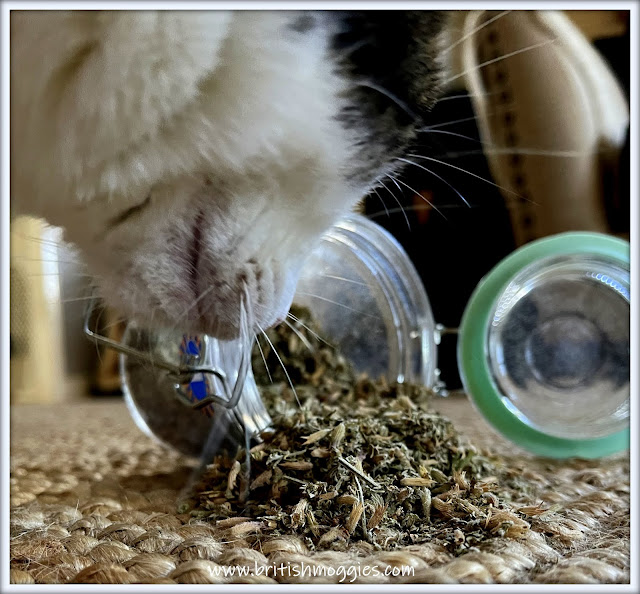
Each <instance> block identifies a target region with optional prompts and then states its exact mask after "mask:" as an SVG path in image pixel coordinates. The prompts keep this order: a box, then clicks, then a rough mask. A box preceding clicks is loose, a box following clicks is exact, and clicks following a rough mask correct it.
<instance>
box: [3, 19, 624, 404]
mask: <svg viewBox="0 0 640 594" xmlns="http://www.w3.org/2000/svg"><path fill="white" fill-rule="evenodd" d="M517 12H519V11H514V13H517ZM565 14H566V16H567V17H568V19H569V20H570V22H571V23H573V24H574V25H575V28H576V30H577V31H579V32H580V34H581V35H583V36H584V38H585V39H586V40H588V42H589V44H591V46H592V47H593V48H595V49H596V51H597V52H598V54H599V56H601V58H602V60H603V63H604V64H605V65H606V68H607V69H608V70H609V71H610V73H611V74H612V75H613V77H614V79H615V80H616V81H617V85H618V88H619V91H620V92H621V93H622V95H623V96H624V97H625V98H626V101H627V102H628V100H629V74H630V72H629V71H630V37H629V35H630V34H629V13H628V12H627V11H591V10H583V11H565ZM464 18H465V13H463V12H461V13H460V23H461V24H460V31H462V30H463V27H464ZM516 25H517V23H515V22H514V25H513V30H514V31H515V30H516V28H517V27H516ZM509 26H510V25H509V22H508V19H507V18H504V19H501V20H500V21H498V20H496V22H495V27H485V28H484V29H483V32H482V35H483V38H482V39H480V40H478V42H477V48H478V56H479V61H480V62H482V63H483V64H484V63H485V62H491V61H492V60H494V58H493V57H492V54H491V51H495V48H494V49H493V50H492V49H491V48H492V47H493V46H497V45H499V44H500V43H501V42H502V40H503V39H507V37H508V36H507V35H505V34H504V33H505V30H506V29H505V28H508V27H509ZM505 43H507V42H506V41H505ZM487 48H489V49H488V50H487ZM485 50H486V51H488V52H489V53H488V54H486V55H484V54H483V52H484V51H485ZM504 53H505V49H502V50H501V54H499V55H504ZM518 60H519V62H517V61H516V59H515V58H514V59H513V60H511V59H504V60H495V63H493V64H490V65H489V64H487V66H486V68H484V67H483V68H482V72H483V81H484V85H485V91H484V96H485V97H486V98H487V102H486V104H487V106H488V107H487V111H486V113H484V115H483V116H481V115H480V114H479V111H478V105H477V102H474V99H475V98H477V97H478V93H477V89H476V90H474V89H469V88H468V87H469V85H468V84H467V78H466V77H465V76H460V77H459V78H458V79H457V80H456V81H454V83H453V84H452V85H451V87H450V88H449V90H448V93H447V95H446V96H445V97H444V98H443V100H442V101H441V102H440V103H439V104H438V105H437V106H436V107H435V109H434V110H433V112H432V113H431V117H430V120H429V122H428V127H429V129H428V130H425V131H424V132H423V133H422V134H421V137H420V138H419V140H418V143H417V145H416V148H415V151H416V152H418V151H422V153H420V154H423V155H429V156H430V157H431V158H432V159H437V162H436V161H435V160H431V161H428V162H427V161H418V158H417V157H415V158H412V160H413V161H414V164H415V163H418V164H419V165H422V167H420V166H409V167H407V169H406V170H405V172H404V173H403V174H402V175H401V176H399V177H397V178H394V179H392V178H389V179H385V180H384V186H383V187H381V188H378V189H377V190H376V191H375V192H374V193H372V194H371V195H370V196H367V197H366V198H365V199H364V201H363V203H362V209H363V212H364V213H366V214H367V215H368V216H369V217H370V218H371V219H373V220H375V221H376V222H377V223H378V224H380V225H382V226H383V227H385V228H386V229H388V230H389V231H390V232H391V233H392V234H393V235H394V236H395V237H396V238H397V239H398V240H399V242H400V243H401V244H402V245H403V247H404V249H405V250H406V251H407V253H408V254H409V256H410V257H411V259H412V260H413V262H414V264H415V266H416V268H417V270H418V272H419V274H420V276H421V277H422V280H423V282H424V285H425V288H426V291H427V294H428V296H429V299H430V301H431V306H432V308H433V312H434V317H435V319H436V321H437V322H439V323H441V324H443V325H445V326H447V327H457V325H458V323H459V321H460V318H461V315H462V312H463V310H464V307H465V305H466V303H467V301H468V299H469V297H470V295H471V293H472V291H473V289H474V288H475V286H476V285H477V283H478V281H479V280H480V279H481V278H482V276H483V275H484V274H486V273H487V272H488V271H489V270H490V269H491V268H492V267H493V266H494V265H495V264H496V263H497V262H499V261H500V260H501V259H502V258H504V257H505V256H506V255H508V254H509V253H510V252H511V251H513V250H514V249H515V248H516V247H518V246H519V245H522V244H524V243H527V242H529V241H531V240H533V239H536V238H538V237H541V236H544V235H547V234H550V233H555V232H560V231H565V230H574V229H583V228H588V229H590V230H598V231H602V232H606V233H611V234H614V235H617V236H619V237H623V238H625V239H628V238H629V226H630V221H629V145H628V131H627V132H626V135H625V136H623V138H622V140H621V141H620V143H619V145H618V146H616V147H613V149H611V150H602V151H599V150H596V151H595V152H594V153H593V155H594V156H593V159H592V160H591V161H589V162H587V163H586V165H584V163H583V166H586V167H588V171H589V172H590V174H592V175H593V179H591V181H589V182H588V183H589V184H590V187H591V186H594V185H595V186H597V190H594V191H593V192H592V194H593V195H595V196H596V197H597V200H596V201H595V202H594V201H591V202H589V201H584V202H581V203H580V207H579V208H574V207H567V208H568V209H569V215H567V214H566V212H565V213H564V214H562V212H561V211H562V208H563V207H562V204H560V203H558V204H552V205H551V206H549V205H548V204H546V205H545V204H542V203H541V201H540V200H539V197H538V196H537V195H536V192H538V193H539V192H540V190H539V189H536V188H538V186H536V183H535V182H536V180H535V179H531V177H532V175H531V172H532V163H533V161H532V160H531V159H533V156H532V155H531V149H537V148H541V147H535V146H533V147H532V146H530V145H526V144H525V145H524V146H523V145H522V143H523V142H525V141H524V140H522V139H521V138H519V137H518V135H519V133H520V132H521V131H522V130H523V129H524V128H523V124H522V120H523V118H527V117H530V116H532V114H531V113H530V111H531V110H530V109H529V108H527V110H521V111H518V104H517V101H515V104H514V96H515V97H517V96H518V93H520V94H522V93H523V92H524V93H526V92H527V89H524V90H523V89H522V88H515V89H514V88H512V87H510V86H509V85H510V83H511V84H512V86H513V84H517V83H514V81H515V80H516V77H515V76H514V74H513V70H514V68H515V69H518V68H519V69H520V70H522V69H523V68H526V67H527V65H528V64H533V62H535V60H536V54H535V52H534V51H532V52H529V53H528V54H522V56H519V57H518ZM510 73H511V74H510ZM530 84H531V85H535V86H536V90H537V92H540V89H539V87H541V86H542V87H543V88H544V89H543V90H544V92H545V93H546V94H547V96H548V97H550V98H552V99H553V100H552V101H551V104H552V105H556V104H557V103H558V101H565V104H564V105H558V109H559V110H560V111H562V110H572V105H571V95H570V94H567V93H566V92H559V94H558V96H557V97H555V95H554V93H555V92H556V91H555V89H554V88H553V86H549V81H546V80H535V81H533V80H532V81H530ZM521 86H522V85H521ZM556 99H557V101H555V100H556ZM554 101H555V103H554ZM566 102H569V103H568V104H566ZM577 107H578V106H576V108H577ZM540 109H547V110H548V109H549V107H548V106H541V107H540ZM496 114H497V115H496ZM534 115H535V114H533V116H534ZM494 117H500V118H501V119H500V126H499V127H498V128H496V124H495V122H494V123H493V124H491V122H492V121H493V120H492V119H491V118H494ZM482 118H484V120H485V121H489V129H490V130H492V131H493V133H494V136H493V137H492V138H488V136H487V130H486V129H485V131H484V133H483V128H482V125H481V120H482ZM525 128H526V126H525ZM496 130H499V132H500V133H501V134H502V133H504V135H505V138H504V139H503V141H504V142H503V143H502V144H504V145H506V146H508V147H512V149H511V150H509V151H507V152H506V153H505V154H504V155H503V156H504V159H502V160H500V159H498V158H497V157H496V158H494V159H493V161H492V155H496V154H497V152H496V151H495V147H496V146H497V144H498V143H497V140H496V139H495V133H496ZM434 131H438V132H437V133H434ZM521 136H523V137H524V136H526V134H521ZM529 142H530V140H529ZM502 144H501V146H502ZM545 148H547V149H548V146H547V147H545ZM537 158H538V159H540V160H539V162H538V163H539V166H538V165H535V166H533V171H537V172H539V174H540V175H541V176H544V177H547V178H548V179H551V180H553V179H555V178H556V177H558V178H560V177H561V176H562V175H564V173H565V172H566V170H567V168H570V167H573V166H575V162H574V161H572V159H571V158H567V157H566V156H558V155H553V154H551V151H549V153H548V154H546V155H537ZM505 159H507V160H506V161H505ZM527 159H529V161H527ZM527 176H528V177H527ZM503 177H504V178H505V179H503ZM533 177H535V176H533ZM582 177H584V176H582ZM498 186H500V187H498ZM559 191H560V190H559ZM574 191H575V193H576V196H577V200H580V193H581V192H583V190H582V189H581V188H579V187H576V188H575V190H574ZM562 192H563V193H564V194H566V191H565V190H564V189H563V190H562ZM465 201H466V202H467V203H468V205H467V204H465ZM567 204H570V202H567ZM571 208H574V210H571ZM590 209H591V210H592V211H593V212H590ZM565 210H566V209H565ZM560 214H562V216H560ZM574 215H575V216H574ZM572 217H574V218H572ZM584 221H591V222H590V223H585V222H584ZM593 221H597V222H596V223H593ZM10 274H11V276H10V283H11V288H10V291H11V294H10V298H11V305H10V312H11V314H10V315H11V318H10V324H11V362H10V372H11V402H12V403H43V402H55V401H63V400H73V399H78V398H86V397H87V396H92V397H94V398H99V397H102V396H105V395H117V394H120V381H119V376H118V362H117V357H116V355H115V353H114V352H113V351H109V350H106V351H105V350H103V349H101V348H97V347H96V346H95V345H93V344H92V343H90V342H89V341H88V340H87V339H86V338H85V336H84V334H83V322H84V312H85V307H86V303H87V296H88V284H89V275H88V271H87V270H86V269H85V268H84V266H83V265H82V263H81V261H80V260H79V258H78V257H77V255H76V254H75V252H74V250H73V248H72V247H71V246H68V245H66V244H64V242H62V241H61V234H60V231H59V230H57V229H55V228H51V227H47V226H46V225H45V224H43V223H42V222H41V221H38V220H34V219H29V218H17V219H15V220H13V221H12V223H11V272H10ZM93 323H95V324H97V326H98V328H99V329H101V330H102V332H103V333H104V334H106V335H107V336H110V337H112V338H114V339H118V338H119V337H120V336H121V334H122V331H123V329H124V325H123V323H122V322H118V318H117V315H116V314H115V313H114V312H109V311H108V310H104V311H102V312H101V314H100V317H99V319H94V320H93ZM455 340H456V339H455V336H453V335H452V336H444V337H443V344H442V345H441V348H440V359H439V362H438V364H439V367H440V369H441V371H442V379H443V380H444V382H445V383H446V384H447V386H449V387H450V388H453V389H455V388H457V387H459V386H460V380H459V377H458V373H457V365H456V360H455Z"/></svg>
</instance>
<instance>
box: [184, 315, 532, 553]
mask: <svg viewBox="0 0 640 594" xmlns="http://www.w3.org/2000/svg"><path fill="white" fill-rule="evenodd" d="M293 311H294V315H295V318H296V319H297V320H299V321H297V322H291V324H289V325H280V326H277V327H275V328H273V329H271V330H269V331H268V335H269V338H270V340H271V343H272V344H273V345H274V346H275V349H276V350H277V352H278V355H279V356H280V358H281V359H282V363H283V364H284V366H285V367H286V368H287V372H288V374H289V377H290V378H291V381H292V382H293V384H294V386H295V390H296V393H297V400H299V403H300V404H298V402H297V400H296V396H295V395H294V393H293V391H292V389H291V387H290V386H289V383H288V380H287V377H286V375H285V373H284V371H283V370H282V366H281V365H280V362H279V361H278V357H277V356H276V354H275V352H274V351H273V348H272V347H271V346H270V345H269V344H268V343H267V341H262V342H261V348H262V352H260V349H258V347H257V346H256V348H255V349H254V352H253V369H254V375H255V377H256V382H257V383H258V385H259V386H260V387H261V391H262V394H263V400H264V401H265V405H266V406H267V408H268V410H269V412H270V413H271V415H272V417H273V427H272V430H270V431H269V432H266V433H264V434H263V435H262V438H263V441H262V443H259V444H258V445H255V446H253V447H252V448H251V450H250V468H247V465H246V461H245V460H246V452H245V451H244V450H243V449H240V450H239V451H238V453H237V455H236V456H235V457H234V458H229V457H225V456H222V455H219V456H217V457H216V459H215V460H214V461H213V462H212V463H211V464H209V465H208V466H207V468H206V469H205V471H204V473H203V474H202V476H201V480H200V481H199V483H198V484H197V485H195V488H194V489H193V492H192V499H191V500H190V501H189V503H188V504H184V503H183V508H184V509H183V510H182V511H187V510H189V511H190V513H191V514H192V515H193V516H197V517H200V518H208V519H210V520H220V519H226V518H231V517H238V516H240V517H250V518H252V519H253V520H257V521H259V522H260V535H261V536H265V535H269V536H277V535H285V534H287V535H291V534H294V535H298V536H299V537H301V538H302V539H303V540H304V541H305V543H306V544H307V546H308V547H309V548H310V549H312V550H319V549H326V548H331V549H334V550H346V549H347V548H348V546H349V544H350V543H353V542H354V541H360V540H364V541H366V542H368V543H370V544H371V545H372V546H373V547H374V548H380V549H393V548H396V547H400V546H406V545H409V544H418V543H422V542H427V541H430V542H433V541H434V540H437V541H438V542H441V543H442V544H443V545H444V546H445V547H446V548H447V549H448V550H449V551H450V552H451V553H453V554H461V553H463V552H465V551H468V550H469V549H473V548H474V547H475V546H476V545H477V544H478V543H480V542H481V541H483V540H485V539H487V538H492V537H495V536H508V537H515V538H517V537H519V536H522V535H524V534H525V533H526V531H527V530H528V529H529V524H528V522H527V521H526V520H525V516H524V515H522V514H520V513H519V512H517V511H515V509H514V508H513V507H512V506H511V504H510V503H509V498H510V497H511V496H512V495H514V491H513V489H510V488H509V487H508V486H505V484H503V483H502V482H501V479H500V472H501V471H500V467H499V466H497V465H494V464H493V463H492V461H491V459H490V458H488V457H487V456H485V455H482V454H481V453H479V452H478V451H477V450H476V449H475V448H474V447H473V446H472V445H470V444H468V443H467V442H466V441H465V439H464V438H463V437H461V436H460V435H459V434H458V433H457V432H456V430H455V428H454V427H453V425H452V424H451V422H450V421H448V420H447V419H446V418H444V417H442V416H441V415H439V414H438V413H435V412H433V411H431V410H429V401H430V397H431V393H430V391H429V390H428V389H426V388H424V387H421V386H415V385H409V384H388V383H387V382H386V381H385V380H383V379H379V380H372V379H370V378H368V377H363V376H358V375H357V374H356V373H355V371H354V370H353V368H352V367H351V366H350V365H349V363H348V362H347V360H346V359H345V358H344V357H343V356H342V355H341V354H340V353H338V352H336V350H335V349H334V348H333V347H331V346H330V345H328V344H327V343H325V342H324V341H322V340H321V339H319V337H318V335H317V334H318V329H317V328H315V327H314V324H313V321H312V320H311V317H310V315H309V312H308V311H305V310H302V309H301V308H297V309H295V310H293ZM265 364H266V366H265ZM516 495H517V494H516Z"/></svg>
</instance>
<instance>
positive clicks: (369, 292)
mask: <svg viewBox="0 0 640 594" xmlns="http://www.w3.org/2000/svg"><path fill="white" fill-rule="evenodd" d="M294 303H295V304H297V305H301V306H306V307H308V308H309V309H310V310H311V311H312V312H313V317H314V320H315V321H316V323H317V324H318V326H319V327H320V328H321V329H322V334H323V337H325V338H326V339H327V340H329V341H330V342H331V344H332V345H334V346H336V347H337V348H338V349H339V350H340V352H342V353H343V354H344V356H345V357H346V358H347V359H349V360H350V361H351V363H352V364H353V366H354V368H355V369H356V370H357V371H359V372H364V373H367V374H369V375H370V376H371V377H376V378H377V377H380V376H384V377H386V378H387V379H388V380H389V381H398V382H404V381H406V382H412V383H423V384H425V385H427V386H430V387H431V386H434V385H435V383H436V379H437V369H436V353H435V349H436V344H435V336H436V334H435V325H434V320H433V315H432V313H431V307H430V305H429V301H428V299H427V296H426V293H425V290H424V288H423V285H422V283H421V281H420V278H419V276H418V274H417V272H416V270H415V268H414V267H413V265H412V263H411V261H410V260H409V257H408V256H407V254H406V253H405V252H404V250H403V249H402V248H401V246H400V244H399V243H398V242H397V241H396V240H395V239H394V238H393V236H392V235H390V234H389V233H388V232H387V231H386V230H384V229H383V228H382V227H380V226H379V225H376V224H375V223H373V222H371V221H370V220H368V219H367V218H365V217H364V216H362V215H359V214H351V215H349V216H347V217H345V218H344V219H343V220H342V221H341V222H339V223H338V224H336V225H335V226H334V227H332V228H331V229H329V231H327V233H325V234H324V236H323V237H322V238H321V240H320V242H319V245H318V246H317V247H316V249H315V250H314V251H313V252H312V253H311V255H310V256H309V258H308V260H307V261H306V263H305V266H304V267H303V270H302V273H301V275H300V279H299V282H298V285H297V292H296V294H295V296H294ZM123 344H124V345H125V347H126V348H128V349H133V351H131V350H130V351H129V353H123V355H122V356H121V362H120V369H121V378H122V386H123V392H124V397H125V401H126V403H127V406H128V407H129V410H130V412H131V415H132V417H133V418H134V420H135V422H136V423H137V424H138V426H139V427H140V428H141V429H142V430H143V431H144V432H145V433H147V434H148V435H150V436H152V437H154V438H156V439H158V440H160V441H161V442H162V443H164V444H165V445H168V446H170V447H172V448H174V449H177V450H178V451H180V452H182V453H184V454H188V455H191V456H201V455H202V452H203V449H206V450H207V451H214V450H215V449H216V448H218V447H220V446H222V447H225V446H228V447H234V444H237V443H243V441H244V439H246V436H247V435H249V436H251V437H254V438H255V436H257V435H258V433H260V432H261V431H262V430H264V429H266V428H267V427H268V426H269V423H270V417H269V414H268V412H267V410H266V409H265V407H264V404H263V403H262V400H261V398H260V393H259V390H258V388H257V386H256V383H255V380H254V378H253V372H252V370H251V369H248V370H247V371H246V375H245V374H242V373H240V372H239V360H240V355H241V352H242V348H243V347H242V345H241V341H239V340H235V341H219V340H216V339H214V338H212V337H209V336H197V335H184V334H183V333H182V332H179V331H175V330H174V331H168V330H162V329H159V330H154V331H148V330H145V329H141V328H138V327H137V326H136V325H134V324H129V326H128V327H127V329H126V331H125V334H124V337H123ZM136 353H143V354H144V356H140V355H139V354H136ZM158 363H160V364H161V365H164V368H162V367H158ZM198 366H200V367H201V366H204V367H206V368H208V369H216V370H222V371H223V372H224V374H225V376H226V378H227V380H228V383H229V384H235V383H236V382H238V381H244V384H243V386H244V387H243V392H242V397H241V398H240V401H239V402H238V405H237V406H235V407H234V408H233V409H231V410H228V411H227V410H224V407H220V406H217V407H215V406H211V405H208V406H203V407H201V408H200V410H195V409H193V408H191V407H189V406H185V405H184V404H185V400H186V401H188V402H187V403H191V404H196V405H197V403H199V402H202V401H204V399H205V398H207V397H209V396H211V395H212V394H224V393H225V391H226V392H229V391H230V389H229V388H228V387H227V388H225V387H223V386H222V384H221V380H220V377H218V376H217V375H216V374H214V373H203V372H202V371H198V370H197V368H198ZM167 367H169V368H172V369H169V370H167V369H166V368H167ZM188 367H190V368H191V370H192V372H191V373H186V376H188V377H186V378H184V377H183V378H182V379H183V381H182V382H178V381H177V379H176V377H177V376H178V375H181V374H178V373H177V369H178V368H182V369H183V371H184V370H185V369H186V368H188ZM182 375H185V374H184V373H183V374H182ZM243 378H244V380H243ZM212 423H218V425H217V427H214V429H213V430H212ZM212 440H213V441H212Z"/></svg>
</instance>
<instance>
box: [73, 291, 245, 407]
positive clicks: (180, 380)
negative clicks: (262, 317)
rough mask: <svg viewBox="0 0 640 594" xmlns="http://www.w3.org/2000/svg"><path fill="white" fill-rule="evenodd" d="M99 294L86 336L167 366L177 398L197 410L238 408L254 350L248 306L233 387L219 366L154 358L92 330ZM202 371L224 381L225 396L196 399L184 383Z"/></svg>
mask: <svg viewBox="0 0 640 594" xmlns="http://www.w3.org/2000/svg"><path fill="white" fill-rule="evenodd" d="M97 301H98V300H97V297H96V294H95V292H94V293H93V294H92V295H91V297H90V299H89V304H88V306H87V310H86V314H85V319H84V328H83V330H84V334H85V336H86V337H87V338H88V339H89V340H91V341H93V342H94V343H96V344H100V345H103V346H106V347H109V348H112V349H114V350H115V351H117V352H118V353H120V354H122V355H125V356H127V357H134V358H136V359H138V360H139V361H142V362H145V363H148V364H149V365H151V366H153V367H156V368H160V369H164V370H165V371H167V372H168V373H167V376H168V377H169V378H170V379H171V380H173V381H174V390H175V396H176V398H177V399H178V400H179V401H180V402H181V403H182V404H184V405H185V406H187V407H189V408H192V409H194V410H203V409H206V408H207V407H211V406H215V405H218V406H221V407H223V408H225V409H227V410H232V409H234V408H235V407H236V406H237V405H238V402H239V400H240V396H241V395H242V389H243V387H244V384H245V380H246V377H247V373H248V370H249V365H250V360H251V358H250V356H249V355H248V354H247V351H249V350H250V343H249V340H248V326H247V315H246V310H245V307H244V305H243V306H242V307H241V308H240V322H241V323H240V331H241V337H242V338H243V341H244V342H243V344H244V345H247V348H243V350H242V353H241V359H240V366H239V369H238V377H237V379H236V381H235V383H234V385H233V388H232V387H231V386H230V385H229V380H228V378H227V374H226V373H225V372H224V371H223V370H222V369H219V368H217V367H208V366H202V365H191V364H180V365H176V364H174V363H170V362H169V361H166V360H164V359H161V358H156V357H153V356H152V355H151V354H150V353H147V352H144V351H141V350H139V349H136V348H133V347H130V346H127V345H125V344H122V343H121V342H119V341H116V340H113V339H111V338H108V337H106V336H103V335H102V334H99V333H98V332H97V331H95V330H92V329H91V328H90V326H91V318H92V315H93V313H94V312H95V311H96V309H97ZM189 359H191V360H196V361H197V360H199V359H200V354H190V355H189ZM198 373H201V374H204V375H209V376H213V377H215V378H217V379H218V380H220V382H221V384H222V387H223V392H224V397H223V396H220V395H218V394H208V395H207V396H206V397H204V398H202V399H201V400H196V401H195V402H194V401H193V400H192V399H190V398H189V397H188V396H187V395H186V394H185V392H184V390H183V386H184V385H185V384H188V383H189V382H190V381H191V379H192V378H193V376H194V375H196V374H198ZM207 385H213V382H207Z"/></svg>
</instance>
